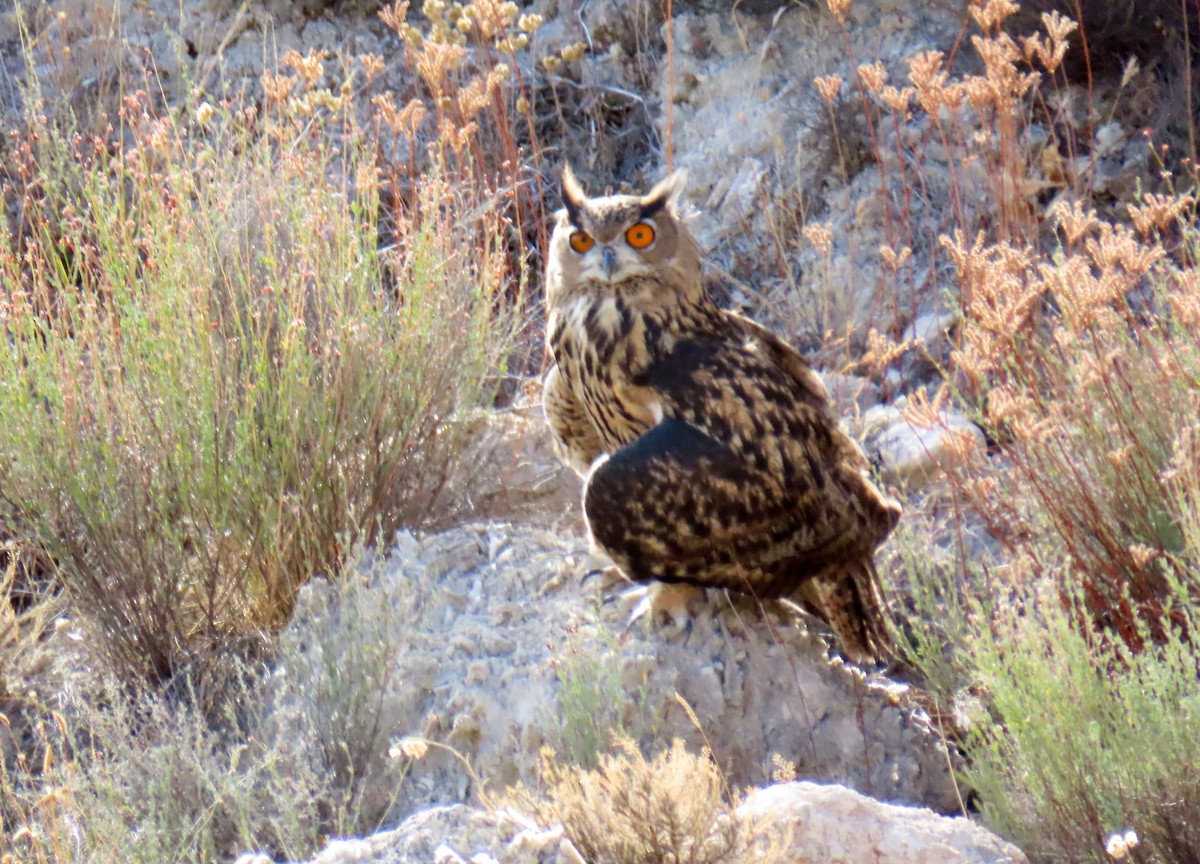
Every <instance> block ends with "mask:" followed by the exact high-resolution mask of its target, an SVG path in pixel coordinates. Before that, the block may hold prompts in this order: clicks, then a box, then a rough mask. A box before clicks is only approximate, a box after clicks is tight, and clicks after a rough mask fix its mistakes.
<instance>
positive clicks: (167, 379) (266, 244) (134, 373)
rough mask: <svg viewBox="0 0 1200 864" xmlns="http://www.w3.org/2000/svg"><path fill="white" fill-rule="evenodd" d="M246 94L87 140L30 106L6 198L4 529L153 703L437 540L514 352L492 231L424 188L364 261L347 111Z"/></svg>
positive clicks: (446, 190) (370, 221)
mask: <svg viewBox="0 0 1200 864" xmlns="http://www.w3.org/2000/svg"><path fill="white" fill-rule="evenodd" d="M285 59H286V60H287V62H289V63H291V64H292V65H293V66H294V67H295V68H296V69H298V70H304V69H305V68H307V67H306V64H311V60H312V58H303V57H300V56H299V55H289V57H288V58H285ZM265 80H266V87H267V89H268V92H271V93H274V94H275V95H276V97H277V98H276V101H275V102H272V103H269V105H270V110H268V111H267V112H266V113H265V114H264V116H261V117H258V116H256V115H255V113H254V111H253V110H252V109H245V110H235V109H233V108H226V107H222V106H214V105H212V104H211V103H208V102H204V101H200V102H198V103H193V104H189V105H187V106H184V107H181V108H179V109H171V110H164V111H156V110H155V109H153V107H152V106H151V104H150V100H149V98H148V97H147V96H146V94H145V93H137V94H134V95H131V96H129V97H128V98H127V99H126V102H125V106H124V109H123V111H122V113H121V116H120V118H116V119H115V122H116V124H117V126H118V128H116V129H110V130H109V131H108V132H107V133H106V134H101V135H94V134H90V133H84V132H79V131H74V130H72V129H71V127H70V125H69V124H66V125H63V124H61V123H60V124H50V123H48V122H46V121H45V119H44V115H43V114H41V113H39V112H38V110H37V103H36V102H35V101H33V102H31V103H30V107H29V114H28V117H27V120H28V122H29V123H30V124H31V127H32V133H31V134H30V136H29V138H28V139H27V140H26V141H25V143H24V145H23V147H22V150H21V152H20V154H19V155H20V162H19V166H18V168H17V169H16V175H15V177H14V180H13V181H12V182H10V184H9V185H8V186H7V187H6V191H7V197H8V199H9V200H10V201H15V202H17V203H20V204H21V205H22V208H23V209H22V213H23V218H22V223H21V225H20V226H19V232H18V239H17V240H15V241H14V240H13V239H11V238H10V237H8V236H7V235H6V236H5V237H4V238H3V239H2V240H0V318H2V320H3V326H4V328H5V330H6V332H7V334H8V339H7V342H6V344H5V347H4V350H0V413H2V414H3V415H4V417H5V421H6V422H5V423H4V424H3V429H0V498H2V500H3V505H4V508H5V518H6V519H7V520H8V521H10V522H11V523H12V524H18V525H22V526H28V528H29V529H30V531H31V532H33V533H34V535H35V536H36V539H37V540H38V541H39V542H40V543H42V544H44V545H45V546H46V547H47V548H48V549H49V550H50V551H51V552H52V553H53V555H54V556H55V558H56V560H57V561H58V562H59V563H60V566H61V569H62V573H63V576H64V578H65V580H66V582H67V584H68V586H69V587H70V588H71V589H72V591H73V592H74V594H75V596H76V598H77V602H78V605H79V607H80V608H81V610H83V612H85V613H86V614H87V615H88V616H89V618H90V619H91V620H92V621H94V622H96V623H98V624H99V625H100V630H101V632H102V634H103V636H104V638H105V642H106V644H107V648H108V651H109V654H110V656H111V658H112V659H113V660H114V662H116V663H117V664H119V665H120V666H121V667H122V668H125V669H126V670H132V671H135V672H137V673H138V674H142V675H147V676H149V677H151V678H153V679H157V680H166V679H168V678H171V677H172V676H173V675H175V673H177V672H178V671H180V670H181V669H189V668H190V669H196V670H198V671H199V670H202V669H203V668H204V667H205V665H206V664H208V663H209V661H210V660H211V659H212V658H215V657H219V656H221V655H222V654H223V653H226V652H227V651H228V650H229V649H231V648H234V647H238V646H239V645H244V643H246V642H247V641H249V642H251V643H253V642H255V641H257V640H258V638H259V635H258V634H260V633H262V632H264V631H270V630H272V629H273V628H276V627H278V626H279V625H280V624H281V623H282V622H284V621H286V619H287V616H288V614H289V613H290V611H291V606H292V602H293V598H294V596H295V592H296V589H297V587H298V586H299V585H300V584H302V583H303V581H304V580H306V579H307V578H308V577H309V576H310V575H311V574H313V573H327V574H331V575H333V574H337V573H338V572H340V570H341V569H342V566H343V564H344V561H345V558H346V554H347V550H349V549H351V548H353V547H354V546H355V544H356V543H358V542H360V541H368V542H369V541H371V540H373V539H374V538H376V537H381V538H386V537H389V536H390V534H391V532H392V531H394V529H395V528H396V527H397V526H399V525H401V524H419V523H421V522H422V520H424V519H427V518H429V517H430V516H431V514H434V513H436V512H437V508H438V507H439V506H440V504H441V502H439V500H438V492H439V489H440V488H441V487H442V485H443V484H444V482H445V480H446V478H447V477H448V476H449V475H450V474H451V473H452V472H454V471H455V470H456V467H455V466H456V458H457V456H458V452H459V450H460V448H461V442H460V441H459V440H458V438H459V437H460V436H459V433H458V432H457V431H456V429H457V427H456V426H455V424H453V423H451V422H450V421H451V419H452V418H453V417H454V416H455V414H456V413H458V412H461V411H463V410H465V409H469V408H473V407H476V406H481V405H486V404H487V403H488V401H489V398H490V396H491V394H492V393H493V392H494V387H495V377H494V374H493V373H494V371H495V370H496V369H497V368H498V367H499V365H500V364H501V362H502V360H503V356H504V351H505V349H506V347H507V346H508V345H509V344H510V339H511V334H512V332H513V331H512V322H513V316H512V314H511V311H510V310H511V309H512V306H511V304H510V302H509V301H508V300H507V299H506V295H505V291H511V282H510V281H509V278H508V277H509V276H510V275H511V274H510V272H509V271H508V269H507V263H506V262H507V260H508V259H507V257H506V254H505V249H504V244H503V240H502V225H501V224H500V218H499V216H498V214H497V213H496V211H495V210H488V209H487V208H486V206H485V202H481V201H480V200H478V199H476V198H475V197H474V196H473V195H472V194H471V193H470V191H469V190H468V189H464V188H460V187H456V186H452V185H451V184H450V183H449V182H448V181H446V180H445V179H443V177H442V176H439V174H438V173H437V172H436V171H434V172H433V173H431V174H429V175H426V176H423V177H421V178H418V179H417V181H416V182H415V184H414V187H413V197H412V199H411V201H410V202H409V203H408V205H407V206H404V207H401V208H399V209H396V210H394V211H392V212H391V213H390V214H389V219H390V221H391V224H390V227H389V230H390V237H391V239H393V240H394V243H392V244H391V245H389V246H383V247H382V248H381V243H380V239H379V238H380V232H381V229H380V222H379V219H380V213H381V204H380V194H381V188H380V186H381V184H380V179H379V176H378V174H377V173H376V171H375V167H374V162H373V157H372V155H371V152H370V150H369V148H368V142H367V139H366V137H365V135H364V133H363V132H362V130H360V129H359V128H358V126H357V125H356V123H355V120H354V117H353V115H352V112H351V111H350V108H349V105H348V104H347V102H346V101H344V100H342V101H339V97H332V96H330V95H329V94H328V91H318V90H316V89H315V85H313V84H312V83H311V81H310V82H309V84H308V85H304V84H302V83H301V84H299V85H298V84H297V80H307V79H303V76H302V75H300V74H299V73H298V74H297V76H295V78H294V79H293V80H292V81H291V82H290V83H286V84H282V83H279V76H274V77H273V76H272V75H271V74H268V75H267V76H266V79H265ZM272 82H275V83H276V85H277V86H274V89H272ZM305 87H307V88H308V89H305ZM322 93H324V96H322V95H321V94H322ZM201 98H202V97H201ZM518 284H520V283H518ZM460 425H461V424H460Z"/></svg>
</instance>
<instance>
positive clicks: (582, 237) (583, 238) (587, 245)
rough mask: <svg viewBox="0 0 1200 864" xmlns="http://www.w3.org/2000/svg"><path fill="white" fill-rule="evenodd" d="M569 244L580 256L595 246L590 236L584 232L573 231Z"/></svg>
mask: <svg viewBox="0 0 1200 864" xmlns="http://www.w3.org/2000/svg"><path fill="white" fill-rule="evenodd" d="M570 243H571V248H572V249H574V250H575V251H576V252H578V253H579V254H580V255H582V254H583V253H584V252H586V251H588V250H589V249H591V248H592V247H593V246H595V245H596V241H595V240H593V239H592V235H591V234H589V233H587V232H586V231H575V232H574V233H572V234H571V239H570Z"/></svg>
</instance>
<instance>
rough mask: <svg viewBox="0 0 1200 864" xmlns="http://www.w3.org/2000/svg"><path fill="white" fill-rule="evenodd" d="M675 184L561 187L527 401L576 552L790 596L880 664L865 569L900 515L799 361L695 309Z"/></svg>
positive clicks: (880, 625) (727, 317) (713, 310)
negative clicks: (568, 504)
mask: <svg viewBox="0 0 1200 864" xmlns="http://www.w3.org/2000/svg"><path fill="white" fill-rule="evenodd" d="M683 179H684V178H683V177H682V175H680V174H675V175H672V176H671V177H669V178H668V179H666V180H664V181H663V182H661V183H659V184H658V185H657V186H655V187H654V188H653V189H651V190H650V191H649V192H648V193H647V194H645V195H641V196H638V195H611V196H606V197H596V198H589V197H587V196H586V195H585V193H584V190H583V188H582V187H581V186H580V184H579V182H578V181H577V180H576V179H575V177H574V176H573V175H572V173H571V171H570V169H569V168H567V169H566V170H564V172H563V179H562V196H563V204H564V207H563V209H562V210H560V211H559V212H558V213H557V214H555V217H554V219H555V221H554V228H553V234H552V237H551V240H550V247H549V253H548V255H547V266H546V304H547V311H548V315H547V330H546V338H547V345H548V349H549V353H550V354H551V355H552V357H553V364H552V365H551V367H550V369H549V371H548V373H547V374H546V377H545V380H544V382H543V400H544V408H545V414H546V419H547V422H548V425H549V428H550V432H551V435H552V438H553V444H554V449H555V452H556V453H557V454H558V456H559V458H560V459H561V460H562V461H563V462H565V463H566V464H567V465H569V466H570V467H571V468H572V469H574V470H575V471H576V472H577V473H578V474H579V475H580V476H581V477H582V478H583V481H584V490H583V509H584V514H585V517H586V520H587V526H588V531H589V532H590V536H591V540H592V543H593V544H594V546H595V547H597V548H598V549H599V550H600V551H602V552H603V553H604V554H605V555H607V556H608V557H609V558H610V559H611V560H612V561H613V562H614V563H615V565H616V566H617V568H618V569H619V570H620V572H621V574H622V575H624V576H625V577H626V578H628V579H629V580H631V581H633V582H637V583H643V584H665V585H682V586H696V587H698V588H704V587H718V588H726V589H731V590H734V591H740V592H744V593H746V594H750V595H753V596H754V597H757V598H760V599H766V598H790V599H793V600H795V601H797V602H798V603H800V604H801V605H803V606H804V607H806V608H808V609H809V610H810V611H812V612H813V613H814V614H816V615H817V616H818V617H820V618H823V619H824V620H825V621H826V622H828V624H829V625H830V626H831V628H832V629H833V630H834V632H835V633H836V634H837V636H838V638H839V640H840V642H841V644H842V647H843V652H844V655H845V656H846V657H847V658H848V659H850V660H851V661H852V662H858V663H869V662H872V661H877V660H886V659H889V658H890V657H891V656H892V653H891V642H890V638H889V635H888V630H887V627H886V619H885V615H884V610H883V603H882V601H881V595H880V590H879V580H878V575H877V573H876V570H875V565H874V561H873V556H874V552H875V550H876V548H877V547H878V546H879V545H880V544H881V543H882V542H883V541H884V540H885V539H886V538H887V536H888V535H889V534H890V533H891V531H892V529H893V528H894V527H895V526H896V523H897V521H898V520H899V517H900V512H901V511H900V506H899V504H897V503H896V502H895V501H894V500H892V499H891V498H889V497H888V496H886V495H885V494H883V493H882V492H881V491H880V490H879V489H878V488H877V487H876V486H875V485H874V484H873V483H872V481H871V479H870V476H869V465H868V462H867V460H866V458H865V457H864V456H863V453H862V451H861V450H860V449H859V448H858V446H857V445H856V444H855V443H854V441H853V440H851V439H850V438H849V437H848V436H847V435H846V433H845V432H843V431H842V430H841V428H840V427H839V426H838V424H837V421H836V420H835V418H834V415H833V412H832V409H831V407H830V403H829V398H828V396H827V394H826V391H825V388H824V385H823V384H822V383H821V380H820V378H819V377H818V376H817V375H816V373H815V372H813V370H812V369H811V368H810V367H809V365H808V364H807V362H806V361H805V360H804V359H803V357H801V355H800V354H799V353H798V352H796V351H795V350H794V349H793V348H792V347H791V346H790V345H788V344H787V343H785V342H784V341H783V340H781V339H779V338H778V337H776V336H775V335H773V334H772V333H771V332H770V331H768V330H766V329H765V328H763V327H762V326H760V325H759V324H757V323H755V322H754V321H752V320H750V319H749V318H746V317H743V316H741V315H738V314H735V313H732V312H729V311H725V310H722V309H721V308H720V307H719V306H717V305H716V303H715V302H714V301H713V300H712V299H711V298H710V297H709V296H708V294H707V292H706V290H705V288H704V285H703V283H702V280H701V255H700V250H699V248H698V246H697V244H696V241H695V240H694V239H693V238H692V236H691V234H690V233H689V232H688V229H687V226H686V225H685V224H684V221H683V219H682V218H681V217H680V214H679V206H678V202H679V197H680V194H681V192H682V189H683Z"/></svg>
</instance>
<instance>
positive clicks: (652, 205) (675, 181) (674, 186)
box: [642, 170, 687, 219]
mask: <svg viewBox="0 0 1200 864" xmlns="http://www.w3.org/2000/svg"><path fill="white" fill-rule="evenodd" d="M686 185H687V172H686V171H683V170H679V171H675V172H674V173H672V174H671V176H670V177H668V178H667V179H666V180H661V181H659V182H658V183H657V184H656V185H655V187H654V188H653V189H651V190H650V191H649V192H648V193H646V196H645V197H644V198H642V218H643V219H647V218H649V217H651V216H653V215H654V214H655V213H658V212H659V211H660V210H662V209H663V208H664V207H667V208H669V209H671V210H675V209H676V205H677V204H678V203H679V196H681V195H682V194H683V189H684V187H685V186H686Z"/></svg>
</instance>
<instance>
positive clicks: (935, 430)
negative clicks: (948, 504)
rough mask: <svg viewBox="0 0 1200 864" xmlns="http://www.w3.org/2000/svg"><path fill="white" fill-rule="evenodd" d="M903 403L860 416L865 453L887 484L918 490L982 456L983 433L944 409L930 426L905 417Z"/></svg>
mask: <svg viewBox="0 0 1200 864" xmlns="http://www.w3.org/2000/svg"><path fill="white" fill-rule="evenodd" d="M904 405H905V400H904V399H901V400H899V401H898V402H897V403H896V404H894V405H877V406H875V407H873V408H870V409H868V410H867V411H866V412H864V413H863V415H862V421H861V428H860V429H859V434H860V435H861V437H862V439H863V441H864V443H865V445H866V447H867V449H868V451H870V452H871V453H873V454H874V455H875V456H876V457H877V458H878V460H879V462H880V463H881V464H882V466H883V470H884V474H885V476H886V477H887V479H888V480H889V481H891V482H892V483H896V484H899V485H902V486H904V487H905V488H908V489H919V488H922V487H925V486H929V485H931V484H932V483H934V482H935V481H936V480H937V479H938V478H939V477H943V476H944V474H945V469H946V468H948V467H950V466H951V465H953V464H954V463H955V460H958V459H963V458H965V457H968V456H971V455H972V454H979V453H982V452H984V450H985V449H986V447H987V441H986V439H985V438H984V435H983V431H982V430H981V429H980V428H979V427H978V426H976V425H975V424H974V423H972V422H971V421H970V420H968V419H967V418H966V417H963V416H962V415H961V414H958V413H957V412H955V411H953V410H950V409H945V410H943V411H941V412H940V413H939V414H937V416H936V420H935V421H934V422H933V423H932V425H921V424H919V423H918V422H917V421H915V420H913V419H911V418H910V417H908V416H906V414H905V412H904Z"/></svg>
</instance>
